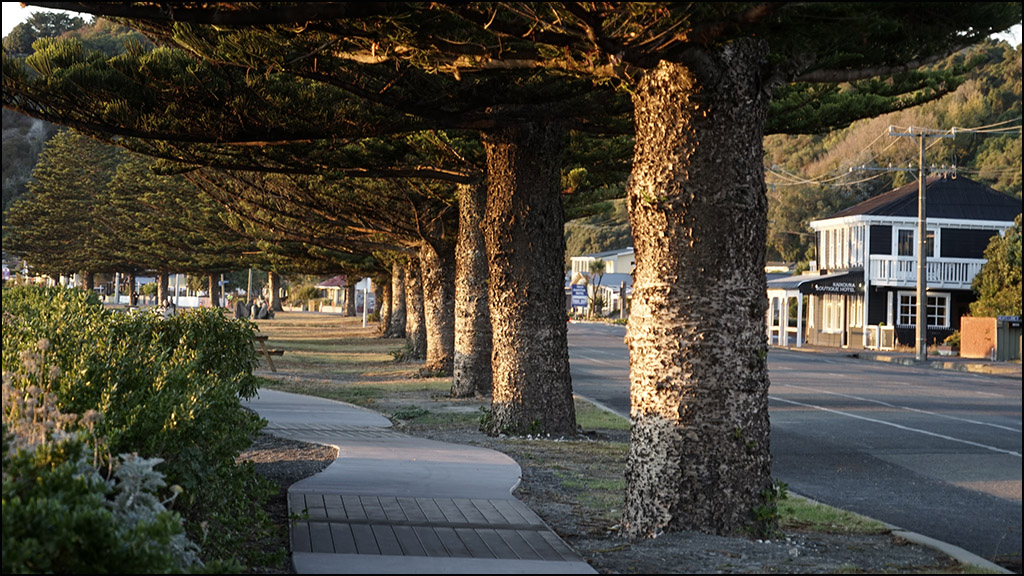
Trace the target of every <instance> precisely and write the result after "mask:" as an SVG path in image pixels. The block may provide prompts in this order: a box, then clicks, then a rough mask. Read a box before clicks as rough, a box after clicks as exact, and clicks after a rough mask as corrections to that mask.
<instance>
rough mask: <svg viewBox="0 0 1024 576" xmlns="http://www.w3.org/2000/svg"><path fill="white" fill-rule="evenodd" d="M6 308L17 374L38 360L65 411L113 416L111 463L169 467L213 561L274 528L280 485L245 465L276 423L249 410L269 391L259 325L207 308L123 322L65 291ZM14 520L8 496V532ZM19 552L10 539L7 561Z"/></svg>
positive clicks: (10, 299)
mask: <svg viewBox="0 0 1024 576" xmlns="http://www.w3.org/2000/svg"><path fill="white" fill-rule="evenodd" d="M2 309H3V370H4V372H5V374H7V373H8V372H10V371H13V370H14V369H15V367H18V366H20V365H21V363H22V362H23V361H27V362H28V363H29V364H30V365H28V366H25V369H24V371H25V372H27V373H31V372H33V368H36V372H38V375H37V377H35V379H34V380H33V381H32V382H33V383H35V384H38V385H41V387H42V388H44V389H45V390H47V391H49V392H50V393H52V394H53V395H54V396H55V398H56V402H57V406H58V407H59V409H60V411H61V412H63V413H73V414H85V413H87V412H89V411H97V412H99V413H101V414H102V415H103V418H102V419H101V420H100V421H99V422H97V423H96V424H95V433H96V436H97V437H98V438H101V439H102V445H101V451H102V452H103V453H104V454H106V455H107V456H105V457H104V459H105V461H106V462H107V463H108V464H109V463H111V462H112V461H113V458H111V457H110V456H109V455H113V454H131V453H135V454H141V455H144V456H146V457H147V458H157V459H161V460H163V463H162V464H160V465H159V466H158V467H157V469H158V470H159V471H160V472H162V473H163V474H164V476H165V477H166V480H167V482H168V483H170V484H173V485H177V486H180V487H181V489H182V490H183V491H182V493H181V495H180V496H179V497H178V498H177V499H176V500H175V502H174V506H173V509H174V510H175V511H176V512H178V513H180V514H181V516H182V517H183V518H184V520H185V526H186V532H187V534H188V537H189V538H190V539H191V540H193V541H195V542H198V543H199V544H200V545H201V547H202V549H203V553H202V557H203V559H204V560H207V561H210V560H220V561H229V560H232V559H234V558H236V556H237V555H238V554H240V553H243V552H240V551H243V550H245V549H246V548H247V547H245V546H242V545H241V544H242V543H243V542H246V541H249V540H251V539H254V538H259V537H261V536H263V535H265V534H266V532H267V531H268V530H270V523H269V520H268V519H267V518H266V516H265V515H264V514H263V511H262V504H263V502H265V500H266V498H267V497H268V496H269V494H270V493H271V490H272V488H271V487H270V484H269V483H267V482H266V481H264V480H262V479H261V478H260V477H258V476H257V475H256V474H255V472H254V471H253V469H252V466H251V465H244V464H242V465H240V464H236V462H235V458H236V457H237V455H238V454H239V453H240V452H241V451H242V450H244V449H246V448H247V447H248V446H249V445H250V444H251V442H252V439H253V438H254V437H255V435H256V433H257V432H258V431H259V429H260V428H262V426H263V424H264V423H263V421H262V420H261V419H260V418H259V417H258V416H256V415H255V414H253V413H252V412H250V411H247V410H245V409H244V408H243V407H242V406H241V403H240V398H248V397H252V396H253V395H255V393H256V388H257V380H256V378H255V377H254V376H253V375H252V370H253V368H254V367H255V365H256V362H257V357H256V353H255V351H254V349H253V346H252V337H253V325H252V324H250V323H247V322H240V321H232V320H228V319H226V318H224V316H223V314H222V313H221V312H220V311H216V310H207V309H197V310H186V311H182V312H181V313H179V314H178V315H176V316H172V317H170V318H163V317H161V316H160V315H159V314H157V313H155V312H152V313H149V312H134V313H128V314H125V313H117V312H113V311H110V310H107V309H104V308H103V306H102V305H101V304H100V303H99V301H98V299H97V298H96V297H95V295H93V294H91V293H86V292H82V291H78V290H71V289H63V288H38V287H13V288H5V289H4V291H3V306H2ZM41 342H43V343H46V346H45V348H46V349H45V350H42V351H40V352H35V350H36V347H37V345H38V343H41ZM33 354H37V355H38V358H35V359H33ZM32 364H39V365H40V366H33V365H32ZM43 366H45V370H44V369H43ZM5 380H7V378H6V377H5ZM4 474H5V482H6V475H7V467H6V463H5V468H4ZM7 514H8V506H7V495H6V492H5V500H4V523H5V526H6V522H7ZM7 545H8V538H7V533H6V530H5V535H4V556H5V559H6V556H7ZM260 552H261V551H259V550H252V551H246V552H244V553H252V554H259V553H260ZM239 560H240V561H241V562H242V563H243V564H245V563H249V562H252V561H261V560H262V559H257V558H254V557H248V558H246V557H243V558H239ZM111 568H112V569H116V566H112V567H111ZM221 568H223V566H221ZM5 572H6V570H5Z"/></svg>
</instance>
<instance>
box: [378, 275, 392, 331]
mask: <svg viewBox="0 0 1024 576" xmlns="http://www.w3.org/2000/svg"><path fill="white" fill-rule="evenodd" d="M375 284H376V285H377V290H375V291H374V294H375V295H376V296H377V310H378V311H379V312H380V314H379V316H378V318H377V321H378V324H377V329H378V330H379V331H380V334H381V336H384V337H387V329H388V327H389V326H390V325H391V281H390V279H388V278H387V277H386V276H381V277H379V278H378V281H377V282H375Z"/></svg>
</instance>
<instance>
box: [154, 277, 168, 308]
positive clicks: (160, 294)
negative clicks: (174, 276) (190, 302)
mask: <svg viewBox="0 0 1024 576" xmlns="http://www.w3.org/2000/svg"><path fill="white" fill-rule="evenodd" d="M170 285H171V275H170V274H168V273H167V272H161V273H159V274H157V275H156V303H157V306H163V304H164V302H166V301H167V297H168V293H169V292H170Z"/></svg>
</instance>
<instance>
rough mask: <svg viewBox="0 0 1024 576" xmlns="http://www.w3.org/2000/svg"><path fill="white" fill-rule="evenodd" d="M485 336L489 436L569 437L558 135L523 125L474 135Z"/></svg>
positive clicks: (572, 420)
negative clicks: (480, 151)
mask: <svg viewBox="0 0 1024 576" xmlns="http://www.w3.org/2000/svg"><path fill="white" fill-rule="evenodd" d="M483 141H484V149H485V151H486V155H487V174H488V178H489V181H488V190H487V207H486V209H485V216H484V227H483V229H484V239H485V242H486V245H487V258H488V273H489V278H490V280H489V286H490V289H489V292H488V300H489V305H490V312H491V328H492V334H493V346H494V350H493V353H492V370H493V396H492V400H491V417H492V421H491V422H490V424H489V431H490V432H491V433H502V432H505V433H510V434H529V433H547V434H553V435H570V434H575V433H576V432H577V430H576V409H575V406H574V405H573V398H572V380H571V377H570V375H569V351H568V340H567V335H566V310H565V271H564V267H565V264H564V258H565V237H564V232H563V229H564V224H565V215H564V213H563V211H562V201H561V197H560V180H559V171H560V168H561V166H560V156H561V155H560V151H561V149H562V132H561V130H560V129H559V128H558V127H557V126H556V125H554V124H553V123H543V124H542V123H539V122H538V123H524V124H522V125H519V126H515V127H510V128H506V129H501V130H496V131H493V132H488V133H485V134H484V139H483Z"/></svg>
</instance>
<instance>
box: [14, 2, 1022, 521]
mask: <svg viewBox="0 0 1024 576" xmlns="http://www.w3.org/2000/svg"><path fill="white" fill-rule="evenodd" d="M41 4H45V3H41ZM91 6H92V7H90V8H89V10H90V11H100V10H102V8H97V6H99V4H98V3H97V4H93V5H91ZM132 6H133V5H128V4H121V3H112V4H108V5H107V7H108V8H109V10H111V11H114V10H125V12H122V14H121V15H125V16H130V17H135V18H144V17H149V16H151V17H152V18H153V19H154V20H151V22H153V21H157V20H159V19H160V18H162V17H163V15H162V14H157V13H156V11H155V10H154V9H151V8H150V7H147V6H144V5H139V6H137V7H135V8H132ZM316 6H319V7H320V8H319V9H318V8H313V5H308V4H303V5H288V4H268V5H265V8H260V9H254V10H250V11H240V12H241V15H238V14H237V13H236V14H234V15H233V14H231V13H228V12H224V11H217V10H202V9H200V10H197V11H195V12H190V11H188V10H181V11H178V12H175V18H179V19H185V20H189V19H192V20H193V21H200V20H202V19H205V20H206V21H208V22H209V21H211V19H218V20H219V21H218V24H219V25H220V26H221V27H223V26H224V25H226V24H231V22H230V20H232V19H233V20H234V21H235V23H237V24H247V23H252V20H253V19H254V18H255V19H256V21H258V22H260V21H261V22H262V23H267V22H268V21H269V22H280V21H281V18H282V17H285V18H287V16H286V14H287V9H288V8H289V7H292V8H295V9H297V10H298V12H300V13H301V14H300V18H301V19H302V20H303V21H305V20H308V21H309V22H310V26H309V27H308V28H310V29H318V31H323V30H328V31H330V30H335V31H338V37H344V38H349V39H351V38H356V39H357V40H356V41H352V42H350V43H349V44H346V45H344V46H342V48H346V49H351V50H352V51H350V52H346V51H345V50H343V49H342V50H339V51H337V52H334V54H338V53H341V54H344V55H346V56H348V55H352V54H354V53H355V52H359V53H361V54H364V55H365V54H369V55H371V56H372V57H375V55H380V56H381V58H383V59H388V60H390V61H391V62H392V63H393V62H400V63H407V64H408V65H409V66H410V68H401V66H398V68H401V71H402V72H403V73H404V74H409V76H410V77H415V73H414V70H412V68H414V67H418V68H419V69H425V70H430V71H432V72H438V73H441V74H448V75H450V77H452V78H455V79H459V78H462V79H465V78H469V77H470V76H471V75H473V74H477V75H479V76H480V77H482V78H485V79H489V80H492V81H493V82H492V83H491V84H490V85H489V87H491V88H494V87H496V86H497V85H499V83H500V82H505V83H506V86H507V87H508V89H507V90H506V91H505V94H506V95H508V96H514V95H515V92H516V90H514V89H513V88H524V87H526V88H531V89H535V90H536V91H537V97H538V98H540V99H545V100H546V104H548V106H547V107H546V108H545V109H544V112H546V113H547V115H543V114H540V113H538V108H537V107H534V108H532V109H531V108H520V109H519V111H520V113H521V114H524V116H523V118H524V121H522V122H520V123H517V124H511V125H509V124H505V125H494V124H493V119H492V118H491V119H490V120H492V123H491V124H490V125H488V126H487V127H486V130H484V133H485V143H486V144H487V145H488V146H490V147H491V148H489V150H488V152H489V155H488V157H489V164H488V169H489V170H488V175H489V176H490V177H491V178H492V179H493V178H496V177H497V176H499V175H501V174H521V169H520V171H519V172H517V171H516V167H517V166H519V167H521V166H524V165H526V164H527V163H529V164H531V165H533V164H534V163H536V164H535V165H536V166H537V167H538V168H539V169H536V170H534V171H533V174H532V175H533V176H535V178H534V182H535V184H534V186H533V188H532V189H531V190H526V191H524V190H521V189H515V188H510V189H509V190H508V192H513V191H514V193H515V194H513V195H512V196H513V198H511V199H510V200H511V201H510V202H509V201H505V200H501V201H500V202H498V203H497V205H499V206H507V207H508V209H507V211H506V212H505V213H503V214H500V215H499V214H498V213H496V215H499V218H500V217H501V216H505V217H507V219H508V221H515V220H516V218H517V217H521V215H523V214H526V213H528V212H529V211H530V208H533V209H535V212H536V215H537V217H538V219H537V220H536V224H535V225H534V226H536V227H537V229H540V228H543V227H545V226H554V225H556V224H558V223H559V222H558V220H559V218H558V217H557V215H555V216H554V217H549V216H548V215H549V214H553V213H552V212H551V211H550V210H548V209H547V208H544V207H543V206H545V205H544V204H543V202H545V201H546V199H547V198H548V197H549V196H550V195H551V193H552V192H557V190H558V186H557V185H544V184H540V180H541V179H543V180H545V181H546V180H547V179H551V178H553V177H555V176H556V175H557V170H551V168H550V165H551V164H550V163H551V159H552V158H553V157H554V156H555V153H556V152H557V149H554V148H552V147H550V145H549V144H547V143H548V142H551V141H554V138H555V135H556V133H557V130H556V128H557V126H556V125H555V124H554V123H553V121H554V120H555V119H559V118H563V119H564V118H565V117H570V118H574V119H582V118H586V117H587V116H586V113H592V111H591V110H592V109H588V108H587V107H586V106H583V105H581V104H580V101H579V100H577V101H574V106H573V107H572V110H571V111H570V112H575V114H573V113H569V112H563V115H562V116H561V117H559V116H558V115H557V112H558V107H557V105H556V104H557V102H558V100H557V98H555V97H554V96H555V94H556V93H557V86H558V85H557V83H554V84H553V83H544V82H539V83H537V84H529V83H527V84H515V83H514V80H515V79H521V78H522V75H519V76H517V75H516V72H519V73H520V74H521V72H522V71H523V70H534V71H538V70H547V71H550V74H549V75H547V76H544V77H543V78H544V79H545V80H551V79H552V78H555V77H556V76H557V75H558V74H562V75H564V76H565V78H569V77H576V78H582V79H585V80H589V81H594V80H596V81H597V83H598V85H600V86H607V85H609V84H611V85H615V86H620V87H623V88H625V89H626V90H627V91H628V92H629V93H630V94H631V96H632V103H633V108H634V122H635V136H636V148H635V154H634V162H633V175H632V178H631V182H630V186H629V190H628V205H629V211H630V219H631V224H632V227H633V234H634V240H635V247H636V253H637V262H636V279H635V282H634V301H633V314H632V317H631V320H630V326H629V331H628V336H627V340H628V343H629V348H630V359H631V360H630V361H631V390H632V402H633V405H632V422H633V424H632V428H633V431H632V441H631V452H630V456H629V466H628V471H627V480H628V488H627V503H626V511H625V514H624V522H623V530H624V533H625V534H626V535H629V536H634V537H639V536H650V535H655V534H657V533H659V532H661V531H663V530H681V529H690V528H694V529H700V530H705V531H711V532H717V533H734V532H737V531H741V530H743V529H746V528H752V527H754V525H755V524H756V519H755V514H754V509H756V508H761V507H763V506H765V505H766V504H768V503H770V495H771V490H772V485H771V478H770V457H769V426H768V416H767V390H768V376H767V365H766V352H767V345H766V342H765V338H764V324H763V323H764V309H765V304H766V302H765V297H764V293H765V279H764V270H763V264H764V246H765V220H766V218H765V214H766V204H767V203H766V199H765V185H764V179H763V174H762V166H761V146H762V144H761V140H762V137H763V135H764V134H765V133H766V132H771V131H780V132H791V133H795V132H801V131H818V130H826V129H828V128H831V127H835V126H842V125H844V124H845V123H848V122H850V121H852V120H854V119H856V118H859V117H865V116H871V115H876V114H881V113H884V112H889V111H892V110H897V109H900V108H904V107H909V106H913V105H915V104H917V103H921V102H924V101H927V100H929V99H932V98H935V97H938V96H940V95H941V94H943V93H944V92H945V91H947V90H949V89H950V88H951V87H952V86H954V85H955V78H954V76H953V75H951V74H947V75H946V76H944V77H937V76H936V75H930V74H921V73H916V72H914V70H916V69H917V68H919V67H920V66H921V65H922V64H925V63H927V62H929V61H930V59H932V58H934V57H938V56H943V55H946V54H947V53H949V52H950V51H952V50H955V49H957V48H959V47H962V46H964V45H967V44H969V43H971V42H975V41H977V40H979V39H981V38H984V37H986V36H987V35H989V34H991V33H993V32H997V31H1001V30H1003V29H1006V28H1008V27H1009V26H1010V25H1012V24H1015V23H1019V22H1020V4H1011V3H799V4H789V3H699V4H686V5H676V4H633V3H614V4H613V3H606V4H577V3H475V4H474V3H469V4H431V5H404V4H398V3H389V4H386V5H374V4H360V5H358V6H360V8H356V6H357V5H355V4H347V3H321V4H317V5H316ZM375 10H377V11H379V12H374V11H375ZM311 11H312V12H311ZM398 16H407V17H409V18H408V19H407V20H400V19H399V18H398ZM225 19H226V20H227V21H225ZM268 19H269V20H268ZM410 22H413V23H414V24H410ZM399 24H400V25H399ZM474 27H475V28H474ZM197 28H198V27H189V26H179V27H177V28H176V30H177V31H178V32H180V33H181V34H182V35H184V34H187V33H191V32H193V31H194V30H196V29H197ZM360 34H363V35H362V36H360ZM225 36H230V35H229V34H226V35H225ZM284 36H286V35H284V34H281V35H279V37H284ZM288 38H301V34H299V35H297V36H288ZM359 41H362V42H363V44H362V46H359ZM300 43H301V39H300ZM190 44H192V45H193V46H196V45H198V44H201V42H200V43H191V42H190ZM236 45H240V44H236ZM357 48H362V50H356V49H357ZM400 48H402V49H400ZM197 52H201V51H197ZM313 53H314V52H313V51H307V54H309V55H312V54H313ZM253 54H255V52H253ZM317 55H318V56H320V55H322V53H317ZM205 56H213V57H214V58H213V59H218V58H219V59H221V60H222V61H226V60H229V59H230V55H229V54H227V53H226V51H221V52H217V51H216V50H214V51H212V52H211V53H209V54H205ZM261 56H262V54H261ZM253 58H255V56H254V57H253ZM236 60H237V61H238V62H239V63H241V61H242V60H243V58H236ZM327 60H329V59H328V58H327V57H326V56H324V57H323V58H319V57H318V58H306V59H305V60H304V61H302V65H304V66H306V73H307V74H309V75H310V76H315V74H310V71H311V70H312V71H314V72H315V67H316V65H317V64H323V63H324V62H325V61H327ZM280 63H281V60H277V61H276V62H275V64H280ZM254 64H255V62H254V61H252V60H250V61H248V62H244V65H247V66H252V65H254ZM392 65H394V64H392ZM256 68H257V69H260V68H261V67H260V66H256ZM264 69H265V68H264ZM496 69H501V70H502V71H504V76H503V77H501V78H502V79H500V80H495V79H496V78H498V74H499V73H498V72H495V70H496ZM510 70H511V72H509V71H510ZM353 77H354V78H359V79H360V80H362V79H363V78H365V77H363V76H358V75H357V76H353ZM535 77H536V78H540V77H541V76H540V74H536V75H535ZM876 79H877V80H876ZM331 80H332V81H336V80H337V78H336V77H334V78H331ZM414 80H415V81H416V82H419V81H424V78H423V77H416V78H414ZM416 82H409V83H407V84H406V87H409V86H416V85H418V84H416ZM466 84H469V83H465V82H464V83H463V85H462V86H459V85H458V84H449V85H448V86H447V87H448V88H449V91H448V92H445V93H444V94H445V95H447V96H449V99H448V100H446V101H445V102H440V101H438V100H433V101H431V102H430V104H444V103H450V102H455V103H465V102H466V100H465V98H466V97H467V92H465V91H463V92H461V94H460V90H459V89H460V88H462V89H463V90H465V86H466ZM477 86H480V87H481V89H483V88H486V87H488V84H487V83H486V82H481V83H480V84H478V85H477ZM564 86H576V85H575V84H573V83H572V82H570V81H568V80H565V84H564ZM7 88H8V72H7V66H6V62H5V105H10V104H9V102H11V100H9V99H8V96H7V94H8V91H7ZM353 88H354V89H356V91H358V89H359V88H363V89H364V94H365V95H368V96H373V95H375V93H373V92H372V91H370V90H366V88H368V86H362V87H360V86H354V87H353ZM570 93H571V91H564V92H562V93H561V95H560V96H559V97H560V98H562V100H567V98H568V95H569V94H570ZM394 94H395V92H392V93H391V94H389V96H391V95H394ZM460 95H461V97H462V99H460V97H459V96H460ZM399 96H401V94H399ZM398 99H399V100H400V99H401V98H400V97H399V98H398ZM510 100H511V99H510ZM604 101H605V102H607V100H604ZM506 103H508V102H506ZM395 104H399V106H395V108H396V109H403V108H402V107H401V106H400V104H402V103H401V102H394V101H393V102H391V103H390V104H388V105H395ZM406 105H408V101H406ZM425 107H426V106H424V105H421V106H420V107H419V110H417V112H412V113H419V114H420V116H419V117H420V118H427V117H430V116H431V115H433V116H434V117H435V119H437V117H438V114H439V113H441V114H443V113H453V112H455V111H456V110H454V109H453V108H452V107H448V108H445V107H444V106H443V105H438V106H437V108H436V109H435V110H425V109H424V108H425ZM455 107H456V108H457V104H456V106H455ZM21 109H23V110H25V111H26V112H29V113H33V111H31V110H28V109H26V107H25V106H22V107H21ZM406 110H407V111H411V110H414V107H410V108H407V109H406ZM475 110H478V109H472V108H465V109H461V110H459V112H461V113H462V119H463V121H464V122H467V121H476V122H478V123H481V124H486V123H487V121H488V120H489V118H487V117H481V116H474V115H473V114H472V112H474V111H475ZM506 110H507V109H506ZM563 110H564V109H563ZM527 111H529V112H530V114H528V115H526V112H527ZM35 113H36V114H37V115H38V114H39V112H38V111H35ZM553 113H555V114H553ZM592 117H597V116H592ZM468 125H469V124H466V126H468ZM492 158H493V163H492V161H491V159H492ZM491 186H492V187H494V186H495V184H494V183H493V182H492V184H491ZM496 188H497V189H498V190H499V191H501V188H502V187H501V185H500V184H499V185H498V186H497V187H496ZM495 197H498V198H504V197H503V196H501V195H500V194H492V195H491V198H495ZM491 198H489V200H490V199H491ZM517 203H518V204H517ZM499 218H493V219H491V220H488V221H486V224H488V225H489V227H490V225H494V224H496V223H498V222H499V221H501V220H499ZM528 230H530V228H524V229H521V230H520V232H525V231H528ZM491 233H492V234H496V232H493V231H492V232H491ZM516 238H517V236H516V234H514V233H513V234H511V235H500V237H499V238H494V239H492V240H497V241H498V242H499V244H498V245H497V246H496V247H494V248H492V246H494V244H491V243H489V245H488V251H489V252H492V250H493V252H492V253H491V254H490V256H491V273H492V282H495V281H496V278H495V267H496V266H497V267H504V268H505V270H504V273H506V274H513V275H514V274H516V273H517V268H516V266H515V262H514V261H508V260H503V259H502V256H503V255H504V254H507V253H509V252H510V251H512V250H514V249H515V248H517V247H518V246H517V244H516ZM500 242H504V243H500ZM543 248H544V249H545V250H557V249H558V246H553V245H552V246H543ZM550 276H553V275H550ZM544 277H545V278H548V277H549V276H547V275H546V276H544ZM491 295H492V296H494V293H493V292H492V294H491ZM491 305H492V313H493V312H494V311H495V310H496V309H501V308H502V306H503V305H504V304H498V305H497V306H495V302H494V301H493V299H492V304H491ZM542 316H543V313H541V314H539V315H538V317H542ZM550 320H551V319H550V318H545V319H544V320H541V321H540V322H539V323H537V324H534V325H533V326H537V327H539V326H547V327H548V328H551V329H553V325H552V324H550ZM503 336H504V335H503V334H502V333H501V332H500V328H499V326H498V324H496V325H495V343H496V344H497V343H498V342H499V341H501V340H502V338H503ZM557 341H558V337H556V338H555V339H554V340H552V341H551V342H557ZM495 357H496V358H497V357H498V353H497V351H496V355H495ZM551 360H552V359H550V358H549V360H548V362H547V366H555V365H556V364H557V363H558V359H557V358H556V359H554V361H553V362H552V361H551ZM559 370H560V368H558V367H556V368H555V371H556V372H557V371H559ZM495 377H496V380H495V389H496V391H497V390H498V387H499V380H498V373H497V367H496V374H495ZM502 386H504V384H502Z"/></svg>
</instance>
